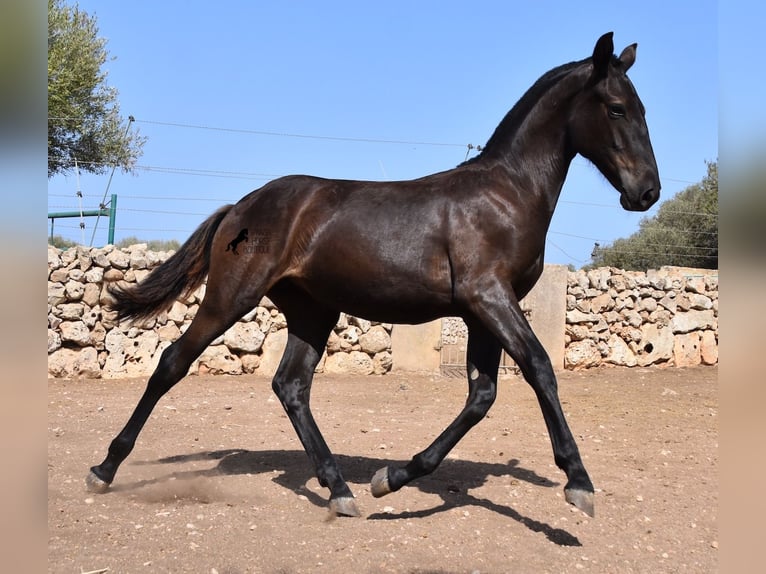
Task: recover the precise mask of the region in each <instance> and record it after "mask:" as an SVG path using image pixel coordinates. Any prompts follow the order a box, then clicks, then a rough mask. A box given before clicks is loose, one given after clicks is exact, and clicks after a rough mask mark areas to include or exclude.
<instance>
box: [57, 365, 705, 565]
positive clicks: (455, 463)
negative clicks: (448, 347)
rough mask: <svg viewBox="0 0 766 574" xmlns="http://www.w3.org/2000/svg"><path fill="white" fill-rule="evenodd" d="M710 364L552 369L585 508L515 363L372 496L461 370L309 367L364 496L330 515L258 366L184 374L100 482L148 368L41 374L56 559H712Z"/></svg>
mask: <svg viewBox="0 0 766 574" xmlns="http://www.w3.org/2000/svg"><path fill="white" fill-rule="evenodd" d="M717 377H718V369H717V368H711V367H700V368H694V369H672V368H670V369H598V370H591V371H587V372H580V373H572V372H567V373H562V374H561V375H560V378H559V392H560V396H561V399H562V404H563V405H564V410H565V412H566V414H567V417H568V421H569V424H570V426H571V427H572V430H573V432H574V433H575V436H576V437H577V439H578V443H579V446H580V451H581V453H582V455H583V459H584V462H585V465H586V468H587V469H588V471H589V472H590V475H591V478H592V480H593V482H594V484H595V486H596V517H595V518H589V517H588V516H586V515H585V514H583V513H582V512H580V511H578V510H576V509H574V508H573V507H571V506H570V505H568V504H566V502H565V501H564V497H563V490H562V489H563V485H564V483H565V482H566V479H565V476H564V474H563V473H562V472H561V471H560V470H559V469H558V468H556V466H555V465H554V463H553V457H552V454H551V447H550V443H549V441H548V437H547V433H546V431H545V425H544V423H543V419H542V415H541V413H540V410H539V408H538V406H537V403H536V401H535V398H534V394H533V393H532V391H531V389H530V388H529V387H528V386H527V385H526V383H525V382H524V381H523V380H521V379H519V378H517V377H515V376H507V377H504V379H503V381H502V384H501V385H500V392H499V396H498V400H497V402H496V403H495V405H494V406H493V408H492V410H491V411H490V415H489V416H488V417H487V419H485V420H484V421H482V422H481V423H480V424H479V425H477V426H476V427H475V428H474V429H473V430H472V431H471V432H470V433H469V434H468V435H467V436H466V437H465V438H464V439H463V441H462V442H461V443H460V444H459V445H458V446H457V447H456V448H455V449H454V450H453V452H452V453H451V454H450V456H449V457H448V459H447V460H445V461H444V463H443V464H442V465H441V466H440V467H439V468H438V469H437V471H436V472H435V473H434V474H432V475H430V476H428V477H425V478H423V479H420V480H419V481H416V482H415V483H412V484H411V485H410V486H407V487H405V488H403V489H402V490H401V491H399V492H396V493H393V494H390V495H388V496H386V497H383V498H380V499H376V498H373V497H372V495H371V494H370V491H369V480H370V478H371V477H372V475H373V474H374V473H375V471H376V470H377V469H379V468H381V467H383V466H385V465H387V464H391V463H394V464H396V463H401V462H403V461H406V460H409V458H410V457H411V456H412V455H413V454H415V453H416V452H418V451H419V450H421V449H423V448H424V447H425V446H427V444H428V443H430V442H431V440H433V438H434V437H436V435H437V434H438V433H439V432H441V430H442V429H443V428H444V427H445V426H446V425H447V424H448V423H449V421H450V420H451V419H452V418H453V417H454V416H455V415H456V414H457V412H458V411H459V409H460V407H461V406H462V403H463V401H464V400H465V395H466V384H465V382H464V381H463V379H458V378H449V377H442V376H428V375H418V376H409V375H408V376H404V375H397V374H388V375H385V376H382V377H339V376H328V375H318V376H317V377H316V379H315V383H314V390H313V394H312V406H313V410H314V414H315V417H316V419H317V421H318V423H319V426H320V428H321V429H322V430H323V432H324V435H325V437H326V439H327V441H328V443H329V444H330V446H331V448H332V449H333V451H334V452H335V454H336V455H337V458H338V460H339V462H340V463H341V467H342V469H343V471H344V474H345V476H346V479H347V480H348V481H349V484H350V486H351V489H352V490H353V492H354V494H355V495H356V497H357V503H358V505H359V508H360V510H361V512H362V517H359V518H336V519H332V518H331V517H330V516H329V513H328V510H327V496H328V492H327V491H326V490H325V489H323V488H321V487H320V486H319V484H318V482H317V480H316V479H315V478H313V475H312V469H311V467H310V465H309V462H308V458H307V457H306V455H305V454H304V452H303V449H302V447H301V445H300V443H299V442H298V439H297V438H296V436H295V433H294V432H293V430H292V427H291V426H290V423H289V421H288V419H287V418H286V416H285V414H284V412H283V411H282V408H281V406H280V405H279V402H278V401H277V399H276V398H275V396H274V395H273V393H272V391H271V385H270V383H269V381H268V380H265V379H254V378H253V377H251V376H242V377H224V376H218V377H209V376H204V377H196V376H193V377H188V378H187V379H185V380H184V381H182V382H181V383H180V384H179V385H178V386H176V388H175V389H173V390H172V391H171V392H170V393H169V394H168V395H167V396H166V397H165V398H164V399H163V400H162V401H161V402H160V404H159V405H158V406H157V408H156V409H155V411H154V414H153V416H152V418H151V419H150V421H149V423H148V424H147V426H146V427H145V428H144V431H143V433H142V434H141V436H140V437H139V441H138V443H137V445H136V448H135V450H134V451H133V453H132V455H131V456H130V457H129V458H128V459H127V461H126V462H125V463H124V464H123V466H122V467H121V469H120V471H119V472H118V474H117V477H116V479H115V482H114V484H113V486H112V488H111V490H110V491H109V492H108V493H106V494H102V495H97V494H92V493H89V492H88V491H86V489H85V484H84V478H85V475H86V474H87V471H88V468H89V467H90V466H91V465H93V464H97V463H99V462H101V460H102V459H103V457H104V455H105V453H106V449H107V446H108V444H109V442H110V441H111V439H112V438H113V436H114V435H115V434H116V433H117V432H118V431H119V429H120V428H121V427H122V425H123V424H124V423H125V422H126V421H127V418H128V416H129V414H130V412H131V411H132V409H133V407H134V406H135V404H136V402H137V400H138V398H139V396H140V394H141V392H142V391H143V388H144V384H145V381H144V380H143V379H141V380H137V379H130V380H90V381H65V380H49V384H48V400H49V402H48V571H49V572H54V573H62V574H63V573H73V574H80V573H82V572H109V573H110V574H113V573H129V574H132V573H140V572H151V573H155V572H173V573H179V572H184V573H185V572H191V573H203V574H215V573H217V574H234V573H245V572H264V573H281V574H287V573H298V572H330V573H333V574H344V573H383V572H396V573H405V572H414V573H421V574H425V573H463V572H465V573H482V574H484V573H506V572H514V573H527V572H529V573H542V572H551V573H556V574H559V573H564V572H609V573H618V572H652V573H658V572H663V573H666V572H716V571H717V570H718V536H719V533H718V523H717V516H718V390H717Z"/></svg>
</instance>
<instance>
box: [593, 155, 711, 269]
mask: <svg viewBox="0 0 766 574" xmlns="http://www.w3.org/2000/svg"><path fill="white" fill-rule="evenodd" d="M591 260H592V264H591V265H588V267H589V268H592V267H606V266H610V267H618V268H620V269H629V270H646V269H658V268H659V267H662V266H663V265H676V266H679V267H698V268H702V269H717V268H718V164H717V162H710V163H708V165H707V175H706V176H705V177H704V178H703V179H702V181H701V182H700V183H696V184H694V185H690V186H689V187H687V188H686V189H684V190H683V191H681V192H679V193H678V194H676V195H675V197H673V198H671V199H669V200H667V201H665V202H664V203H662V205H660V208H659V210H658V211H657V214H656V215H654V216H653V217H651V218H644V219H643V220H642V221H641V223H640V224H639V230H638V231H637V232H636V233H634V234H633V235H631V236H630V237H626V238H622V239H617V240H616V241H614V243H612V244H611V245H608V246H606V247H601V246H599V245H598V244H596V247H595V248H594V250H593V254H592V255H591Z"/></svg>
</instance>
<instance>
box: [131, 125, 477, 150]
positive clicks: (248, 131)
mask: <svg viewBox="0 0 766 574" xmlns="http://www.w3.org/2000/svg"><path fill="white" fill-rule="evenodd" d="M136 122H137V123H142V124H150V125H159V126H169V127H176V128H190V129H197V130H209V131H219V132H230V133H240V134H253V135H261V136H275V137H286V138H300V139H311V140H327V141H343V142H357V143H383V144H399V145H426V146H439V147H461V148H464V147H468V149H469V150H471V149H474V146H472V145H471V144H458V143H445V142H427V141H414V140H389V139H381V138H360V137H347V136H325V135H315V134H296V133H289V132H274V131H266V130H255V129H242V128H227V127H217V126H205V125H199V124H188V123H181V122H163V121H156V120H136Z"/></svg>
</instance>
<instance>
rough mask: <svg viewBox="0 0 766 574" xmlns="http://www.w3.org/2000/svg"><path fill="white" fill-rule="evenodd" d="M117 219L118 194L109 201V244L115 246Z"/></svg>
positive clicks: (113, 195) (114, 194)
mask: <svg viewBox="0 0 766 574" xmlns="http://www.w3.org/2000/svg"><path fill="white" fill-rule="evenodd" d="M116 218H117V194H116V193H113V194H112V199H111V200H110V201H109V243H110V244H111V245H114V220H115V219H116Z"/></svg>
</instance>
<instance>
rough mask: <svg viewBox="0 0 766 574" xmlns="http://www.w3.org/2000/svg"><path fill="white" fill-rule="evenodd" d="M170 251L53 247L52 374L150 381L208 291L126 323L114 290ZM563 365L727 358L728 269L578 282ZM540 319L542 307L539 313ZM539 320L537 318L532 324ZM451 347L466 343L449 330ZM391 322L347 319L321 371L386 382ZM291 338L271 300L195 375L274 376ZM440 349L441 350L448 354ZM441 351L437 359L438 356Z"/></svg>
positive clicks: (570, 296)
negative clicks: (721, 301)
mask: <svg viewBox="0 0 766 574" xmlns="http://www.w3.org/2000/svg"><path fill="white" fill-rule="evenodd" d="M170 255H171V253H169V252H153V251H148V250H147V249H146V246H145V245H133V246H131V247H129V248H126V249H117V248H115V247H113V246H107V247H104V248H85V247H73V248H70V249H67V250H60V249H57V248H55V247H52V246H49V247H48V373H49V376H52V377H91V378H97V377H103V378H116V377H145V376H147V375H149V374H151V372H152V371H153V370H154V368H155V367H156V365H157V362H158V361H159V358H160V355H161V353H162V351H164V350H165V349H166V348H167V347H168V346H169V345H170V344H171V343H172V342H173V341H175V340H176V339H177V338H178V337H179V336H180V335H181V333H183V332H184V331H185V330H186V329H187V328H188V326H189V324H190V323H191V319H192V318H193V317H194V314H195V313H196V311H197V308H198V306H199V303H200V301H201V300H202V298H203V297H204V293H205V286H204V285H203V286H201V287H200V288H199V289H198V290H197V291H196V292H195V293H193V294H192V295H190V296H189V297H187V298H186V299H184V300H180V301H177V302H175V303H174V304H173V306H172V307H171V308H170V309H169V310H168V311H166V312H163V313H161V314H160V315H159V316H158V317H156V318H155V319H152V320H151V321H149V322H146V323H144V324H140V325H138V324H131V323H122V324H118V323H117V321H116V316H115V313H114V312H112V311H109V310H108V309H107V306H106V304H107V303H108V301H109V295H108V293H107V291H106V285H107V284H108V283H110V282H114V281H125V282H127V283H134V282H138V281H141V280H142V279H143V278H144V277H146V275H148V274H149V273H150V272H151V270H152V269H154V268H155V267H157V266H158V265H159V264H160V263H161V262H163V261H164V260H166V259H167V258H168V257H169V256H170ZM566 292H567V295H566V324H565V325H563V326H562V328H564V329H565V350H564V365H563V366H564V368H567V369H584V368H589V367H596V366H600V365H620V366H629V367H633V366H650V365H658V366H679V367H681V366H691V365H697V364H707V365H711V364H716V363H717V362H718V272H717V271H707V270H698V269H684V268H674V267H666V268H662V269H659V270H656V271H654V270H652V271H649V272H647V273H643V272H631V271H623V270H619V269H614V268H601V269H595V270H591V271H588V272H585V271H576V272H570V273H568V274H567V290H566ZM557 300H560V296H558V299H557ZM531 312H532V314H533V315H534V312H535V310H534V309H533V310H532V311H531ZM533 324H534V321H533ZM444 325H446V326H448V327H449V328H443V333H442V344H443V343H444V342H445V341H446V342H450V341H451V340H452V339H454V338H460V337H464V336H465V329H464V325H463V324H462V322H457V323H456V322H454V321H453V322H445V323H444ZM391 332H392V325H390V324H380V323H374V322H370V321H367V320H364V319H359V318H356V317H351V316H347V315H341V317H340V319H339V321H338V323H337V325H336V326H335V328H334V329H333V332H332V333H331V335H330V339H329V341H328V344H327V351H326V353H325V355H324V356H323V357H322V360H321V362H320V365H319V367H318V370H319V371H325V372H330V373H352V374H365V375H366V374H384V373H386V372H388V371H389V370H390V369H391V366H392V364H393V357H392V348H391ZM286 340H287V329H286V323H285V318H284V316H283V315H282V314H281V313H280V312H279V310H278V309H277V308H276V307H275V306H274V305H273V304H272V303H271V302H270V301H269V300H268V299H266V298H264V299H263V300H262V301H261V303H260V304H259V306H258V307H257V308H255V309H253V310H252V311H251V312H250V313H248V314H247V315H246V316H245V317H243V318H242V319H241V320H240V321H238V322H237V323H236V324H235V325H233V326H232V327H231V328H230V329H229V330H228V331H227V332H226V333H224V334H223V335H222V336H220V337H219V338H218V339H216V340H215V341H213V343H212V344H211V345H210V346H209V347H208V348H207V349H206V350H205V351H204V352H203V354H202V355H201V356H200V357H199V359H197V360H196V361H195V362H194V363H193V364H192V366H191V368H190V373H200V374H204V373H214V374H223V373H230V374H240V373H259V374H265V375H272V374H273V373H274V371H275V370H276V368H277V365H278V363H279V360H280V358H281V354H282V350H283V349H284V345H285V343H286ZM439 346H440V343H439V342H435V345H434V347H435V348H438V347H439ZM434 352H436V353H438V351H434Z"/></svg>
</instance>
